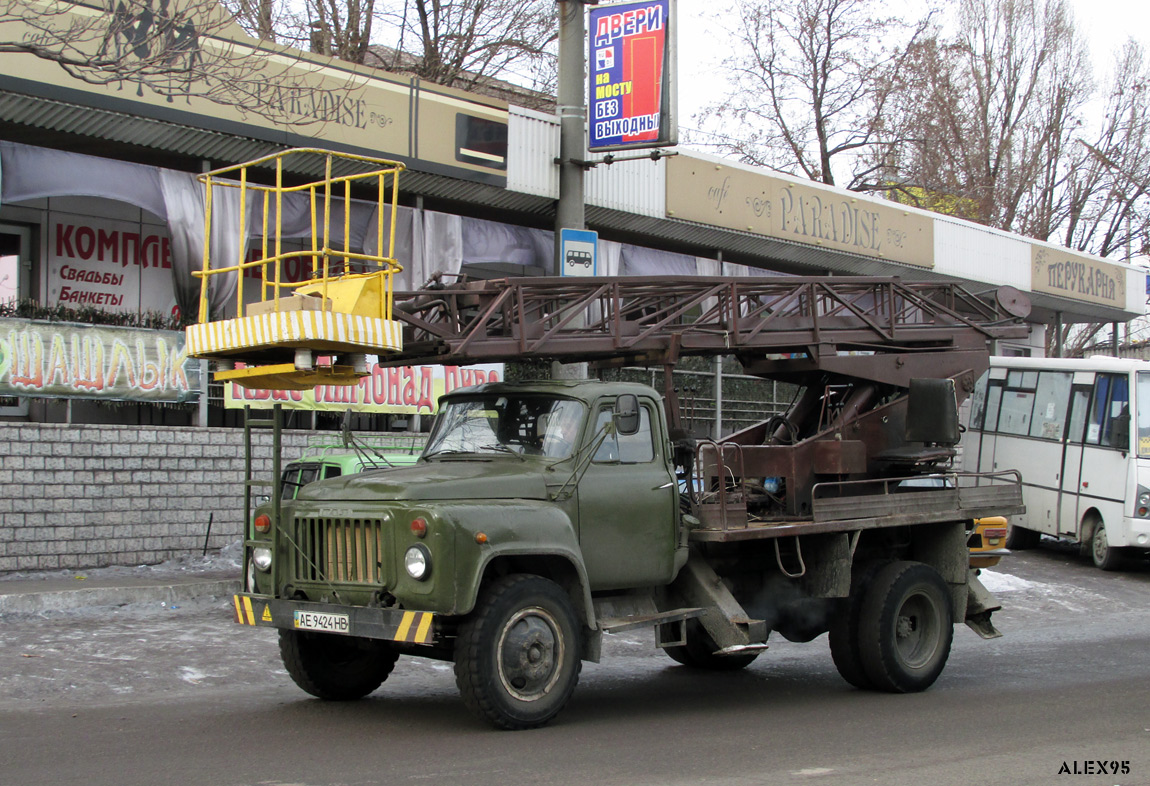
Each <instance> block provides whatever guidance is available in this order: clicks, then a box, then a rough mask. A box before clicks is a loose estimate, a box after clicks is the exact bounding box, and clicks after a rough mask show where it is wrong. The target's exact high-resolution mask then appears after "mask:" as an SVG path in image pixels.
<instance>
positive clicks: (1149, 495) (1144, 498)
mask: <svg viewBox="0 0 1150 786" xmlns="http://www.w3.org/2000/svg"><path fill="white" fill-rule="evenodd" d="M1138 504H1139V505H1141V506H1142V507H1147V506H1150V491H1143V492H1142V493H1141V494H1139V495H1138Z"/></svg>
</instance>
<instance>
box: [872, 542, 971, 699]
mask: <svg viewBox="0 0 1150 786" xmlns="http://www.w3.org/2000/svg"><path fill="white" fill-rule="evenodd" d="M953 638H954V613H953V610H952V608H951V599H950V590H949V589H948V588H947V586H946V582H944V581H943V580H942V577H941V576H940V575H938V571H936V570H935V569H934V568H932V567H930V566H929V565H924V564H922V563H921V562H892V563H891V564H889V565H887V566H886V567H884V568H883V569H882V570H880V571H879V572H878V573H877V574H875V577H874V580H873V581H872V582H871V585H870V589H868V590H867V592H866V595H865V596H864V598H863V604H862V610H861V612H860V614H859V654H860V656H861V658H862V664H863V668H864V669H865V670H866V675H867V677H869V678H870V680H871V681H872V682H873V683H874V686H875V688H877V689H878V690H884V691H888V692H890V693H913V692H916V691H921V690H926V689H927V688H929V687H930V686H931V685H932V684H933V683H934V681H935V680H936V679H938V676H939V675H940V674H942V669H943V667H944V666H945V665H946V660H947V658H948V657H949V656H950V644H951V641H952V640H953Z"/></svg>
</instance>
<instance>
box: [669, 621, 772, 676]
mask: <svg viewBox="0 0 1150 786" xmlns="http://www.w3.org/2000/svg"><path fill="white" fill-rule="evenodd" d="M663 649H664V650H665V651H666V653H667V655H668V657H670V658H671V660H673V661H675V662H676V663H681V664H683V665H684V666H689V667H691V668H692V669H705V670H707V671H738V670H739V669H744V668H746V667H747V666H750V665H751V664H752V663H754V662H755V658H757V657H759V653H757V652H748V653H746V654H744V655H716V654H715V651H716V650H718V649H719V645H718V644H716V643H715V640H714V639H712V638H711V634H709V633H707V629H706V628H704V627H703V625H702V623H700V622H699V621H698V620H688V621H687V643H686V644H684V645H681V646H677V647H664V648H663Z"/></svg>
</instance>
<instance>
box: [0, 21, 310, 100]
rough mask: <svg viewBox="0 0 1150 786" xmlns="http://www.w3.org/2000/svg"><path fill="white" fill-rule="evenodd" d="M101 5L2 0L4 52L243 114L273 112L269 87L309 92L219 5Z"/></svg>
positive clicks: (97, 81)
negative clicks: (98, 10) (95, 9)
mask: <svg viewBox="0 0 1150 786" xmlns="http://www.w3.org/2000/svg"><path fill="white" fill-rule="evenodd" d="M103 2H104V10H105V12H104V13H103V14H93V13H92V12H91V9H90V8H89V7H87V6H85V7H83V8H78V7H77V6H78V4H77V3H73V2H67V1H66V0H45V2H42V3H35V4H32V3H28V2H25V0H0V53H6V54H26V55H31V56H33V57H37V58H40V59H41V60H46V61H50V62H53V63H55V64H57V65H58V66H59V67H60V68H61V69H63V70H64V71H65V72H66V73H67V74H68V75H69V76H70V77H72V78H73V79H77V80H80V81H82V82H86V83H88V84H91V85H107V86H116V87H120V88H122V87H123V86H125V85H132V86H134V87H135V89H136V94H137V95H140V96H142V95H144V94H145V91H148V92H150V93H154V94H157V95H161V96H164V97H166V98H167V100H168V101H174V100H176V99H178V98H182V99H191V98H201V99H206V100H208V101H212V102H215V103H217V104H223V105H227V106H230V107H234V108H235V109H236V110H237V111H239V112H240V113H241V114H255V115H262V116H274V115H276V114H277V113H278V110H276V109H274V108H270V107H267V106H266V105H265V104H264V102H263V101H261V100H260V99H261V96H263V95H266V91H267V89H268V88H269V86H274V87H275V88H276V89H278V90H279V91H280V92H281V94H283V93H284V92H287V91H291V90H308V89H310V88H309V87H308V86H307V85H305V84H304V83H303V82H302V81H301V80H300V79H299V78H298V77H296V76H294V75H293V74H292V70H291V64H290V63H285V62H284V61H283V59H282V58H279V59H275V58H273V57H270V56H268V55H267V53H264V52H261V51H260V50H258V49H255V48H253V46H251V45H250V44H249V43H247V42H245V41H243V40H238V39H242V38H243V36H242V32H241V31H240V30H239V28H237V27H236V26H235V24H234V21H233V20H232V18H231V17H230V16H229V15H227V14H226V13H222V12H221V10H220V8H219V5H218V3H217V2H215V0H103ZM237 33H239V34H240V35H239V36H238V39H237V35H236V34H237ZM209 41H210V42H211V43H210V45H205V44H206V43H207V42H209ZM251 43H254V42H251Z"/></svg>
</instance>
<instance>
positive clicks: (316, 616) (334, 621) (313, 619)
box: [294, 611, 351, 633]
mask: <svg viewBox="0 0 1150 786" xmlns="http://www.w3.org/2000/svg"><path fill="white" fill-rule="evenodd" d="M294 615H295V626H296V628H298V629H299V630H321V631H324V632H326V633H347V632H348V631H349V630H350V629H351V619H350V618H349V617H348V615H346V614H329V613H328V612H326V611H296V612H294Z"/></svg>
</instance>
